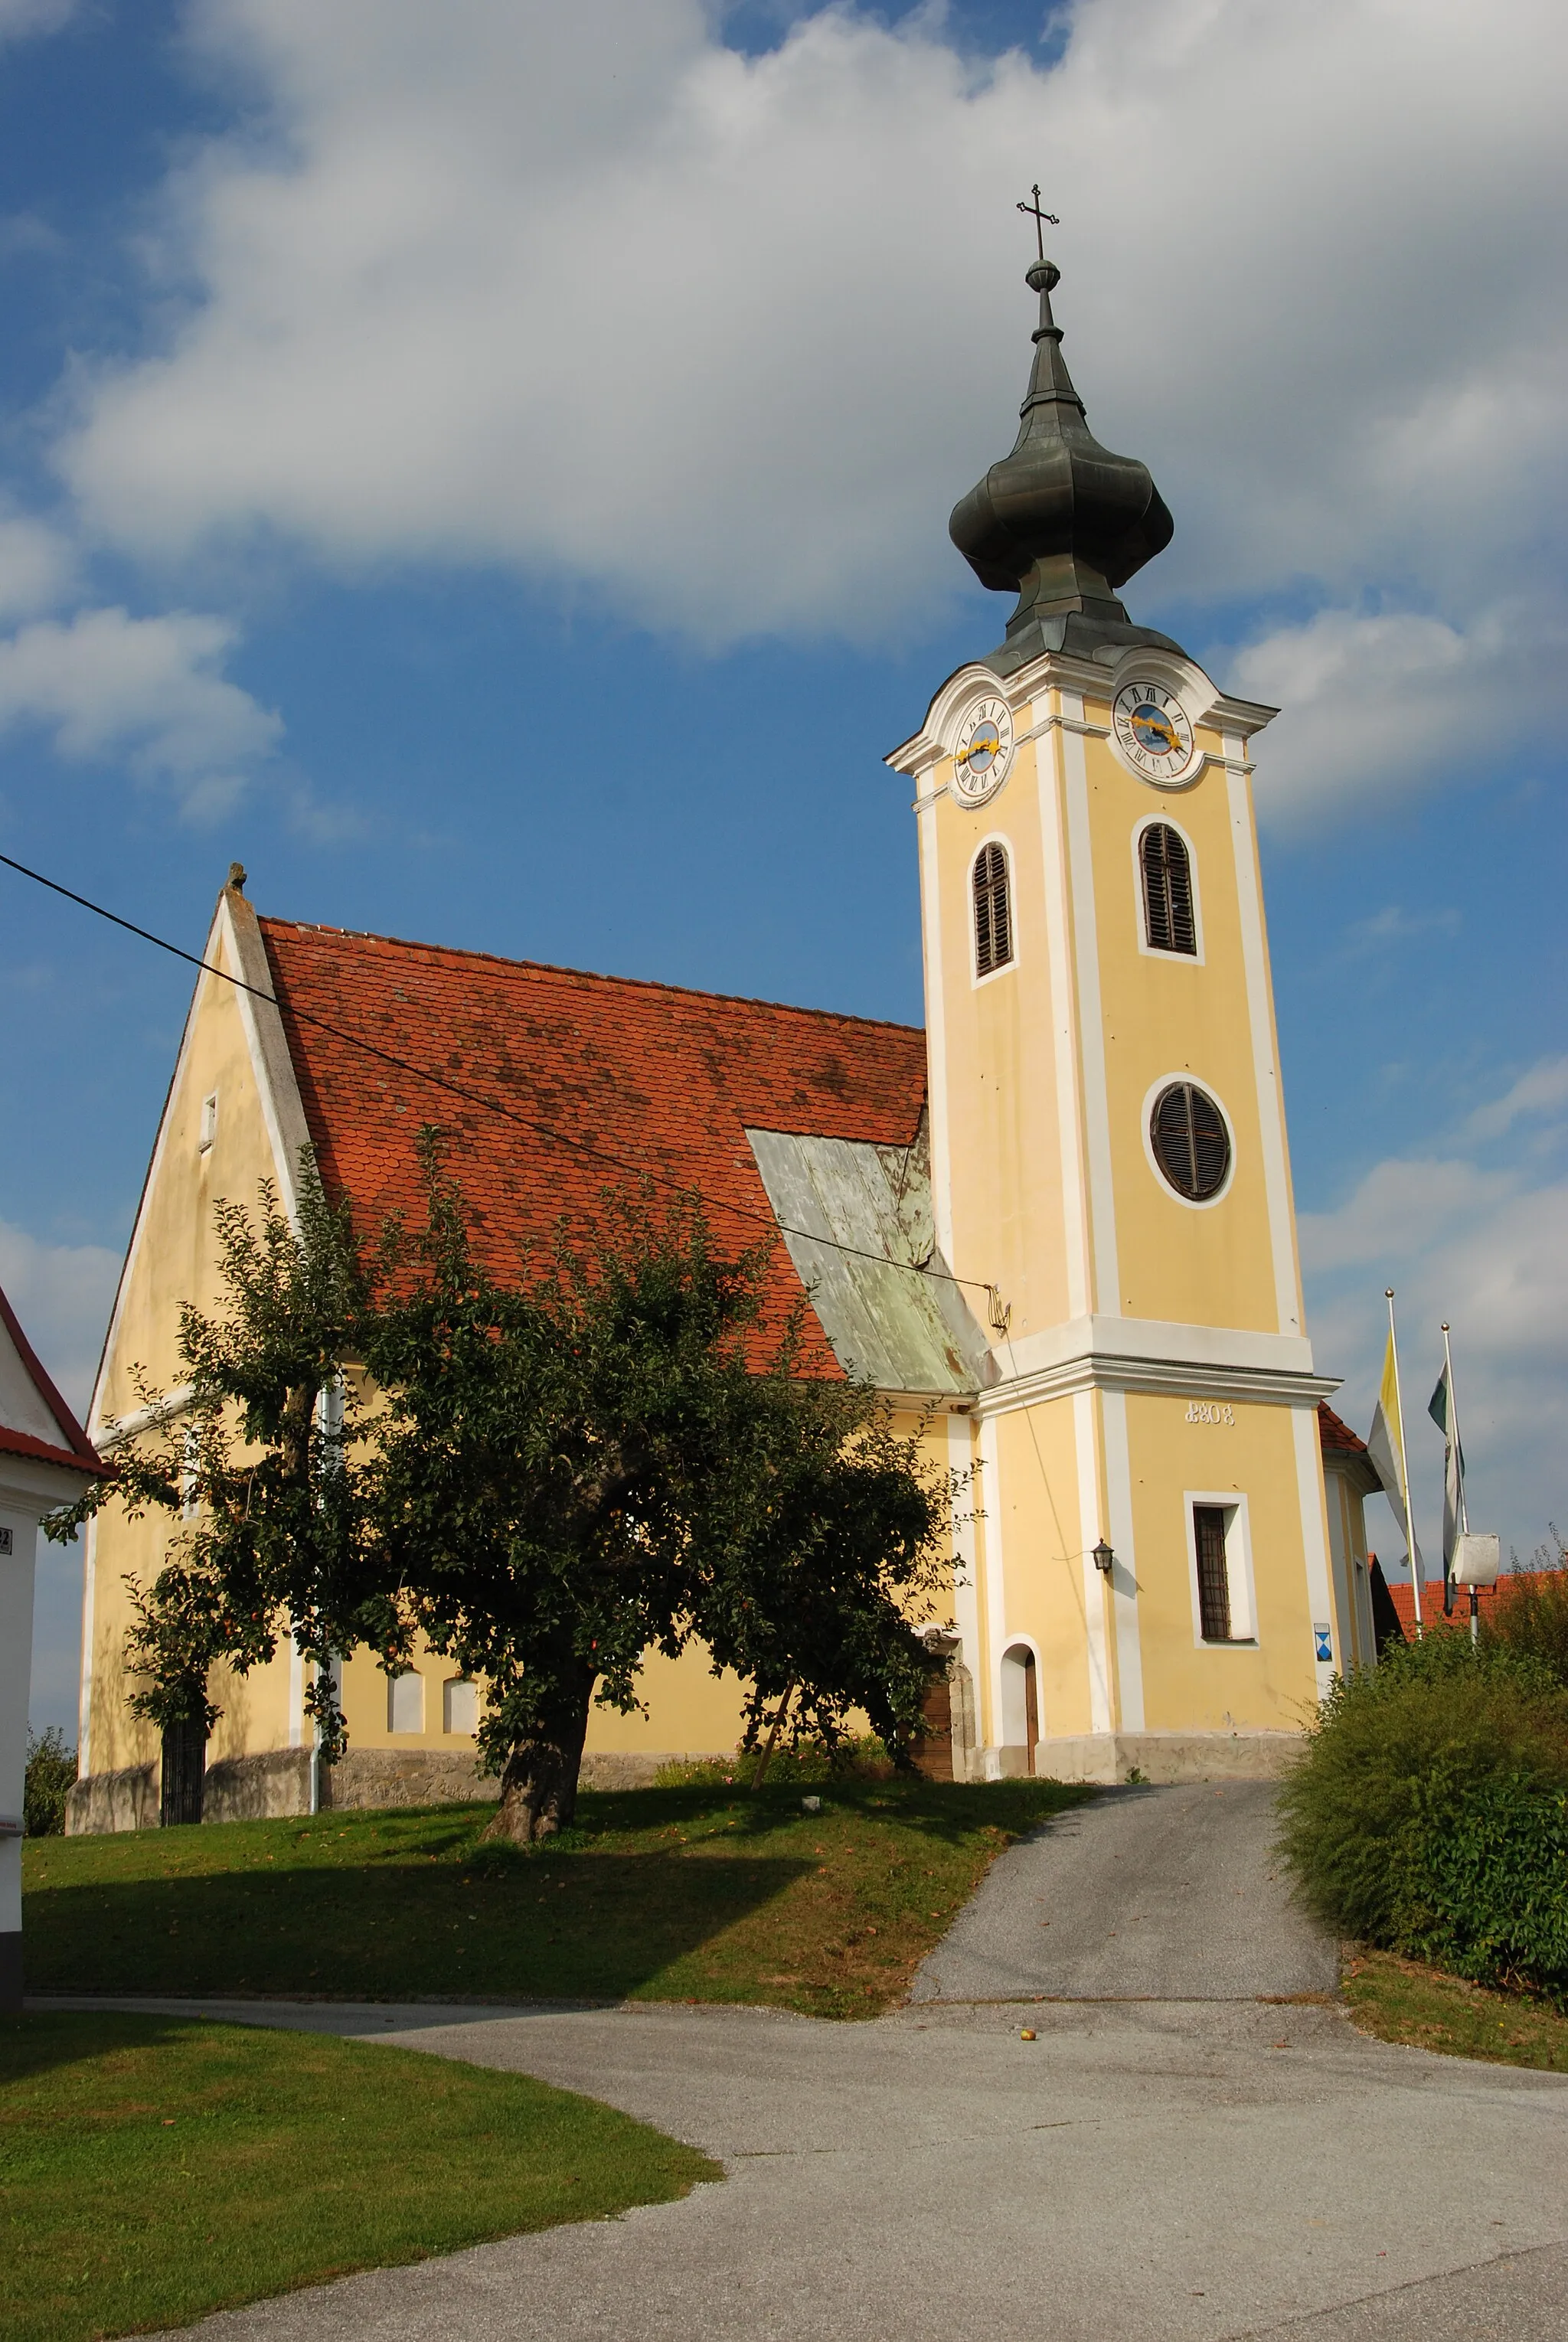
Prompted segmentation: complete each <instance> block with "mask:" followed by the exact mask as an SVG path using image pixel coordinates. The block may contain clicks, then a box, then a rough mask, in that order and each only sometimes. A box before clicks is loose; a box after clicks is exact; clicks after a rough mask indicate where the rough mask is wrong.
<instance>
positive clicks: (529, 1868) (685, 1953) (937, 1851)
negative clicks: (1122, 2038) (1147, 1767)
mask: <svg viewBox="0 0 1568 2342" xmlns="http://www.w3.org/2000/svg"><path fill="white" fill-rule="evenodd" d="M821 1794H822V1798H823V1809H822V1811H821V1812H820V1813H816V1814H809V1813H807V1812H805V1811H804V1808H803V1806H802V1803H801V1796H802V1793H801V1791H800V1790H799V1788H798V1787H788V1788H785V1787H777V1788H774V1787H768V1788H764V1790H763V1791H762V1792H761V1793H760V1794H758V1795H757V1796H754V1797H747V1796H744V1795H742V1794H738V1793H737V1792H736V1791H735V1790H734V1789H733V1788H717V1789H694V1788H687V1789H633V1790H628V1791H625V1792H623V1793H621V1794H618V1795H611V1794H607V1793H604V1794H594V1795H584V1797H583V1798H582V1799H581V1800H580V1803H579V1827H577V1828H576V1829H574V1830H573V1831H571V1832H569V1833H567V1834H566V1835H565V1837H564V1839H563V1840H560V1841H552V1842H549V1843H548V1844H547V1845H546V1846H545V1847H543V1848H541V1849H540V1850H538V1851H536V1852H534V1853H532V1854H518V1855H517V1856H516V1857H514V1859H513V1860H512V1861H511V1862H509V1863H505V1864H504V1867H502V1868H500V1869H499V1870H498V1871H495V1872H491V1871H489V1870H487V1869H486V1867H485V1863H486V1856H485V1855H484V1854H481V1853H480V1852H479V1848H478V1840H479V1834H480V1832H481V1830H482V1829H483V1828H484V1825H485V1823H486V1822H487V1821H488V1820H489V1819H490V1818H491V1817H492V1816H493V1813H494V1807H483V1806H474V1807H452V1806H444V1807H430V1808H425V1809H424V1810H419V1811H409V1812H394V1813H374V1814H362V1813H342V1814H330V1813H329V1814H322V1815H319V1816H316V1817H313V1818H310V1819H304V1818H297V1819H290V1820H285V1821H270V1822H232V1823H227V1824H224V1825H221V1826H215V1827H205V1826H204V1827H191V1828H184V1829H171V1830H146V1831H140V1832H137V1833H135V1834H134V1835H128V1836H125V1837H73V1838H34V1839H28V1840H27V1841H25V1845H24V1847H23V1863H24V1882H25V1890H26V1901H25V1937H24V1942H25V1959H26V1976H27V1989H28V1990H29V1992H35V1993H48V1992H61V1993H88V1992H104V1993H167V1994H185V1993H192V1994H195V1993H283V1994H308V1995H319V1996H321V1997H325V1998H338V1999H372V2000H374V1999H382V2000H385V1999H398V1998H411V1997H421V1996H423V1997H436V1998H444V1997H462V1998H472V1999H511V1998H551V1997H557V1996H559V1997H581V1998H584V1999H595V1998H600V1997H603V1998H604V1999H620V1998H622V1997H627V1996H629V1997H636V1998H642V1999H649V2000H721V2001H747V2002H758V2001H761V2002H771V2003H773V2004H774V2005H775V2006H778V2007H786V2008H794V2009H800V2010H802V2011H804V2012H806V2013H808V2014H810V2015H812V2016H820V2017H874V2016H875V2015H877V2014H878V2013H879V2012H880V2011H881V2010H882V2009H884V2008H886V2007H889V2006H890V2005H891V2004H892V2003H894V2001H896V2000H897V1999H898V1998H899V1997H901V1996H902V1995H903V1993H904V1991H905V1989H906V1988H907V1986H908V1983H909V1979H910V1977H911V1976H912V1975H913V1973H914V1968H915V1967H916V1965H917V1963H918V1962H919V1961H920V1959H921V1958H922V1957H924V1954H925V1953H926V1952H927V1951H928V1950H929V1949H930V1948H931V1947H932V1945H933V1944H934V1943H935V1941H936V1940H937V1938H938V1937H939V1936H940V1935H941V1934H942V1933H943V1931H944V1928H945V1927H947V1925H948V1924H949V1922H950V1921H951V1920H952V1918H953V1917H954V1914H955V1913H956V1912H957V1911H958V1910H959V1908H960V1907H961V1906H962V1905H963V1904H964V1901H965V1900H966V1899H967V1897H969V1896H970V1895H971V1894H973V1892H974V1888H975V1887H976V1886H977V1885H978V1884H979V1882H980V1879H981V1878H982V1877H983V1876H984V1872H985V1870H986V1868H987V1867H988V1866H989V1865H990V1863H991V1862H992V1861H993V1859H994V1857H995V1856H996V1855H997V1854H998V1853H999V1852H1000V1851H1001V1849H1002V1848H1003V1847H1004V1846H1005V1845H1007V1844H1008V1843H1009V1841H1010V1840H1011V1839H1012V1838H1013V1837H1016V1836H1017V1835H1018V1834H1019V1833H1020V1832H1021V1831H1023V1830H1025V1829H1028V1828H1030V1827H1033V1826H1034V1824H1035V1823H1036V1822H1039V1821H1042V1820H1044V1819H1045V1818H1046V1817H1049V1816H1050V1815H1052V1814H1054V1813H1057V1812H1060V1811H1061V1810H1062V1809H1063V1808H1064V1807H1067V1806H1069V1805H1074V1804H1076V1803H1077V1802H1078V1801H1079V1800H1080V1799H1081V1798H1082V1797H1084V1795H1086V1794H1089V1793H1087V1792H1085V1791H1083V1790H1080V1789H1072V1788H1064V1787H1062V1785H1061V1784H1060V1783H1058V1782H1054V1781H998V1782H994V1783H988V1784H986V1785H984V1786H975V1787H960V1786H956V1785H949V1784H937V1783H932V1782H925V1781H916V1782H904V1781H887V1782H851V1783H845V1784H843V1785H834V1786H825V1787H824V1789H823V1790H822V1792H821Z"/></svg>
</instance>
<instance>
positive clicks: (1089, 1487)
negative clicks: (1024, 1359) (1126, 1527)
mask: <svg viewBox="0 0 1568 2342" xmlns="http://www.w3.org/2000/svg"><path fill="white" fill-rule="evenodd" d="M1094 1398H1095V1394H1094V1392H1093V1391H1087V1390H1084V1391H1075V1392H1074V1395H1073V1435H1074V1442H1075V1444H1076V1447H1077V1454H1078V1535H1079V1536H1080V1537H1081V1538H1082V1540H1083V1550H1082V1552H1081V1554H1080V1556H1079V1561H1080V1566H1081V1567H1082V1570H1083V1576H1084V1638H1085V1646H1086V1656H1087V1663H1088V1668H1089V1729H1090V1731H1091V1732H1109V1731H1110V1729H1111V1670H1110V1665H1109V1653H1108V1652H1107V1650H1106V1648H1105V1596H1104V1590H1103V1588H1102V1586H1101V1583H1100V1573H1099V1571H1098V1570H1097V1569H1096V1568H1095V1566H1094V1553H1093V1551H1092V1550H1091V1548H1092V1546H1094V1542H1095V1539H1096V1538H1097V1537H1098V1536H1099V1534H1100V1458H1099V1453H1098V1443H1097V1442H1096V1439H1095V1436H1094ZM988 1427H989V1426H988ZM1091 1530H1093V1531H1094V1536H1091V1535H1090V1531H1091Z"/></svg>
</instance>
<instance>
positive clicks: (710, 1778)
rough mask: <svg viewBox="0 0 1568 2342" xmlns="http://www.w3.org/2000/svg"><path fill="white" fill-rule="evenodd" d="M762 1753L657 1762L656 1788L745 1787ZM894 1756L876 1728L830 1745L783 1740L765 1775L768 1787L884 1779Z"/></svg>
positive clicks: (742, 1751) (745, 1751) (743, 1751)
mask: <svg viewBox="0 0 1568 2342" xmlns="http://www.w3.org/2000/svg"><path fill="white" fill-rule="evenodd" d="M760 1755H761V1751H760V1750H758V1749H748V1748H744V1747H741V1748H737V1749H736V1750H735V1753H734V1756H733V1757H698V1758H696V1759H695V1760H694V1761H693V1762H692V1763H691V1764H689V1765H688V1764H671V1765H661V1766H660V1767H659V1769H658V1771H657V1772H656V1773H655V1774H654V1788H655V1789H727V1788H729V1787H731V1786H732V1785H733V1786H734V1787H735V1788H737V1789H749V1788H750V1787H751V1786H752V1784H753V1782H754V1780H755V1778H756V1770H757V1763H758V1759H759V1757H760ZM892 1771H893V1759H892V1757H890V1756H889V1755H888V1753H887V1750H886V1748H885V1746H884V1744H883V1743H882V1741H880V1740H879V1739H878V1738H877V1736H876V1735H875V1733H874V1732H868V1733H866V1734H865V1735H864V1736H863V1737H862V1738H861V1739H859V1740H841V1741H839V1742H838V1744H837V1745H836V1746H833V1747H830V1746H828V1744H827V1742H826V1741H825V1740H798V1741H794V1742H785V1743H784V1744H783V1745H782V1746H779V1747H777V1748H775V1749H774V1753H773V1755H772V1756H771V1757H769V1759H768V1768H767V1773H766V1775H765V1778H766V1780H767V1782H768V1784H769V1786H770V1787H775V1788H788V1787H790V1786H791V1785H792V1784H794V1785H798V1786H799V1787H804V1788H808V1789H809V1788H815V1787H820V1786H821V1784H822V1783H824V1781H884V1780H886V1779H887V1778H888V1777H889V1775H890V1774H891V1773H892Z"/></svg>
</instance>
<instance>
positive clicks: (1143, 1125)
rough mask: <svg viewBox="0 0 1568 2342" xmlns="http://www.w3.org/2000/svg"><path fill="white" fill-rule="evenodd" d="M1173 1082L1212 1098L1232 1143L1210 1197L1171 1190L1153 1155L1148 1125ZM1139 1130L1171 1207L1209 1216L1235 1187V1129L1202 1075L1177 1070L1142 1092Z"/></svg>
mask: <svg viewBox="0 0 1568 2342" xmlns="http://www.w3.org/2000/svg"><path fill="white" fill-rule="evenodd" d="M1159 956H1160V958H1162V959H1164V957H1165V956H1166V955H1165V954H1164V952H1162V953H1160V955H1159ZM1173 1082H1191V1084H1192V1086H1193V1088H1194V1089H1196V1090H1202V1091H1203V1094H1204V1095H1205V1096H1207V1097H1212V1098H1213V1101H1214V1104H1215V1105H1216V1106H1218V1107H1219V1109H1220V1115H1221V1118H1222V1119H1223V1123H1224V1126H1225V1136H1226V1137H1227V1138H1228V1139H1229V1140H1230V1142H1231V1159H1230V1163H1229V1166H1227V1168H1226V1171H1225V1176H1224V1177H1223V1179H1222V1180H1221V1182H1220V1184H1219V1186H1217V1187H1216V1188H1215V1190H1214V1192H1213V1195H1212V1196H1183V1193H1182V1191H1181V1189H1180V1188H1179V1187H1173V1186H1172V1185H1171V1183H1170V1181H1169V1180H1168V1179H1167V1178H1166V1176H1165V1175H1164V1172H1163V1171H1162V1170H1161V1168H1160V1158H1159V1156H1157V1155H1156V1154H1155V1152H1154V1136H1153V1134H1152V1133H1151V1131H1150V1128H1149V1125H1150V1123H1151V1121H1152V1120H1153V1118H1154V1100H1155V1099H1156V1098H1157V1097H1158V1096H1159V1095H1160V1093H1161V1091H1162V1090H1168V1089H1169V1088H1170V1086H1171V1085H1172V1083H1173ZM1139 1127H1140V1129H1141V1130H1142V1132H1143V1134H1144V1162H1145V1163H1146V1164H1147V1165H1148V1166H1149V1169H1150V1171H1151V1173H1152V1174H1153V1176H1154V1180H1155V1182H1156V1184H1157V1185H1158V1187H1159V1190H1160V1193H1161V1195H1162V1196H1169V1197H1170V1200H1171V1202H1172V1203H1173V1204H1180V1206H1181V1207H1182V1209H1183V1211H1184V1212H1212V1211H1213V1208H1214V1206H1215V1205H1216V1204H1223V1202H1224V1200H1225V1197H1226V1196H1228V1195H1229V1194H1230V1192H1231V1189H1232V1188H1233V1186H1235V1184H1236V1165H1237V1163H1238V1161H1239V1160H1240V1149H1239V1148H1238V1147H1237V1146H1236V1126H1235V1124H1234V1123H1233V1121H1232V1119H1231V1110H1230V1108H1229V1106H1227V1105H1226V1104H1225V1102H1224V1099H1223V1097H1222V1096H1220V1094H1219V1092H1218V1090H1217V1089H1216V1088H1215V1087H1214V1086H1213V1082H1211V1081H1209V1080H1208V1079H1207V1078H1206V1077H1205V1076H1203V1074H1195V1073H1194V1072H1193V1069H1192V1067H1191V1066H1178V1067H1177V1068H1176V1070H1175V1071H1174V1073H1170V1074H1162V1075H1161V1076H1159V1078H1158V1080H1156V1081H1153V1082H1151V1083H1150V1084H1149V1086H1148V1088H1147V1089H1146V1090H1145V1091H1144V1104H1143V1106H1142V1109H1141V1112H1140V1118H1139Z"/></svg>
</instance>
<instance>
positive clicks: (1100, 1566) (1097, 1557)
mask: <svg viewBox="0 0 1568 2342" xmlns="http://www.w3.org/2000/svg"><path fill="white" fill-rule="evenodd" d="M1115 1558H1116V1556H1115V1555H1114V1553H1113V1552H1112V1550H1111V1548H1110V1546H1108V1545H1107V1544H1106V1542H1105V1540H1104V1537H1102V1538H1101V1539H1100V1542H1099V1544H1098V1545H1097V1546H1095V1547H1094V1566H1095V1568H1096V1569H1097V1570H1098V1571H1099V1572H1100V1574H1101V1576H1104V1577H1109V1576H1110V1575H1111V1569H1112V1565H1113V1564H1114V1561H1115Z"/></svg>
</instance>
